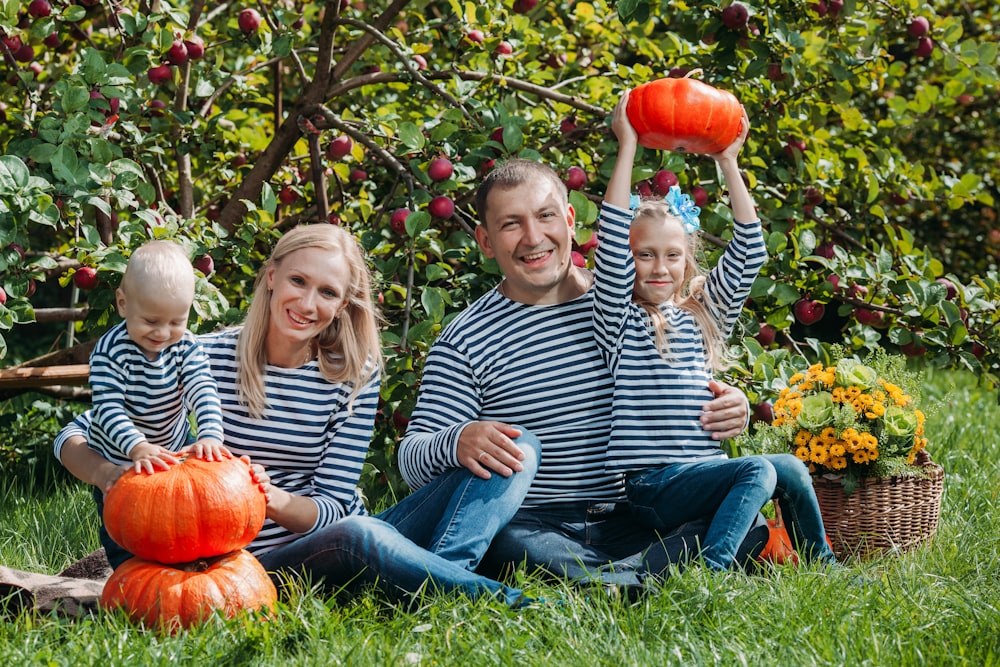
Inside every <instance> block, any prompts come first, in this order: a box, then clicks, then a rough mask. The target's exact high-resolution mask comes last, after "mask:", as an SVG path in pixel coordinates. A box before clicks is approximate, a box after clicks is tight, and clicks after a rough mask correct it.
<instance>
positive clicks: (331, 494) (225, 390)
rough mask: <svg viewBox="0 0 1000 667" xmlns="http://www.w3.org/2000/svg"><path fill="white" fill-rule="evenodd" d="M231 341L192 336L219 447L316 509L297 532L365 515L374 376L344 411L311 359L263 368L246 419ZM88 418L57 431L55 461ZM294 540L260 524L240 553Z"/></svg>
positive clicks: (346, 395) (232, 333) (232, 332)
mask: <svg viewBox="0 0 1000 667" xmlns="http://www.w3.org/2000/svg"><path fill="white" fill-rule="evenodd" d="M238 335H239V329H227V330H225V331H220V332H217V333H212V334H206V335H202V336H199V337H198V339H199V341H200V342H201V344H202V346H203V347H204V349H205V353H206V354H207V355H208V358H209V361H210V362H211V366H212V373H213V374H214V375H215V378H216V381H217V382H218V385H219V396H220V398H221V401H222V416H223V426H224V430H225V436H226V437H225V444H226V447H228V448H229V450H230V451H231V452H232V453H233V454H234V455H236V456H242V455H246V456H249V457H250V459H251V461H253V462H254V463H259V464H261V465H262V466H264V468H265V469H266V470H267V474H268V476H269V477H270V478H271V484H273V485H274V486H275V487H278V488H280V489H282V490H284V491H287V492H289V493H291V494H294V495H298V496H305V497H308V498H311V499H312V500H313V501H314V502H315V503H316V506H317V508H318V510H319V516H318V517H317V519H316V523H315V524H314V525H313V527H312V528H311V529H310V530H308V531H307V532H306V533H304V534H310V533H312V532H315V531H316V530H319V529H321V528H324V527H326V526H328V525H330V524H332V523H334V522H336V521H337V520H339V519H341V518H343V517H345V516H349V515H353V514H367V510H366V509H365V506H364V504H363V502H362V498H361V495H360V493H359V491H358V488H357V484H358V480H359V479H360V477H361V468H362V466H363V465H364V461H365V457H366V456H367V454H368V446H369V443H370V442H371V437H372V430H373V428H374V424H375V410H376V409H377V407H378V399H379V382H380V377H379V373H378V371H377V370H375V369H374V368H373V369H372V371H371V375H370V376H369V377H368V381H367V382H366V383H365V386H364V387H363V388H362V389H361V392H360V393H359V394H358V396H357V397H355V399H354V403H353V410H351V409H349V408H348V401H349V399H350V395H351V389H352V387H351V385H349V384H343V383H330V382H328V381H327V380H326V379H325V378H324V377H323V376H322V374H321V373H320V370H319V362H318V361H316V360H313V361H310V362H308V363H306V364H305V365H304V366H301V367H300V368H280V367H277V366H267V367H266V378H265V389H266V394H267V403H268V405H267V409H266V410H265V411H264V416H263V417H262V418H260V419H254V418H251V417H250V416H249V414H248V412H247V409H246V407H245V406H243V405H240V404H239V401H238V398H237V397H238V394H237V392H236V341H237V337H238ZM88 419H89V413H85V414H84V415H81V416H80V417H79V418H77V419H76V420H75V421H74V422H73V423H72V424H70V425H69V426H67V427H66V428H64V429H63V430H62V431H61V432H60V433H59V436H58V438H57V439H56V443H55V452H56V457H59V455H60V451H61V449H62V444H63V443H64V442H65V441H66V439H67V438H69V437H70V436H74V435H83V434H84V433H85V430H81V424H84V426H83V429H85V428H86V426H85V423H86V421H87V420H88ZM301 536H302V534H298V533H292V532H290V531H288V530H286V529H284V528H282V527H281V526H279V525H278V524H276V523H274V522H273V521H271V520H270V519H268V520H266V521H265V522H264V527H263V529H262V530H261V532H260V534H258V536H257V538H256V539H254V541H253V542H252V543H251V544H250V546H249V547H247V548H248V550H249V551H250V552H251V553H254V554H256V555H260V554H262V553H265V552H267V551H270V550H272V549H274V548H276V547H278V546H280V545H282V544H285V543H288V542H291V541H294V540H296V539H298V538H299V537H301Z"/></svg>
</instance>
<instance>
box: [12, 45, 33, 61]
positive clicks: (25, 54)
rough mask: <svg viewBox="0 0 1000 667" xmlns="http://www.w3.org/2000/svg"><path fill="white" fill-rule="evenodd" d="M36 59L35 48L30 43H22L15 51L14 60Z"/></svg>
mask: <svg viewBox="0 0 1000 667" xmlns="http://www.w3.org/2000/svg"><path fill="white" fill-rule="evenodd" d="M34 59H35V49H34V47H33V46H31V45H30V44H22V45H21V48H19V49H18V50H17V51H15V52H14V60H16V61H17V62H19V63H30V62H31V61H33V60H34Z"/></svg>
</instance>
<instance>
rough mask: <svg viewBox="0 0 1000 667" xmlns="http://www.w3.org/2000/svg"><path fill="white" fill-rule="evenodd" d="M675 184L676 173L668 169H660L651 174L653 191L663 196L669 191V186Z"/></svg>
mask: <svg viewBox="0 0 1000 667" xmlns="http://www.w3.org/2000/svg"><path fill="white" fill-rule="evenodd" d="M672 185H677V174H675V173H674V172H672V171H670V170H669V169H661V170H659V171H658V172H656V173H655V174H653V192H655V193H656V194H658V195H660V196H661V197H665V196H666V195H667V193H668V192H670V186H672Z"/></svg>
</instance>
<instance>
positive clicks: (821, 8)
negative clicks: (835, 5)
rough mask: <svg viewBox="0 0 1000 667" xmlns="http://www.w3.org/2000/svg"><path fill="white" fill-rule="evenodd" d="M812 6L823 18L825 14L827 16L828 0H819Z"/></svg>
mask: <svg viewBox="0 0 1000 667" xmlns="http://www.w3.org/2000/svg"><path fill="white" fill-rule="evenodd" d="M812 8H813V10H815V12H816V13H817V14H819V16H820V18H823V17H824V16H826V12H827V7H826V0H819V2H817V3H816V4H814V5H812Z"/></svg>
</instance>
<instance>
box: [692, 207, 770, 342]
mask: <svg viewBox="0 0 1000 667" xmlns="http://www.w3.org/2000/svg"><path fill="white" fill-rule="evenodd" d="M766 261H767V246H766V245H765V244H764V234H763V231H762V229H761V224H760V221H759V220H757V221H755V222H752V223H737V224H735V225H734V226H733V239H732V241H730V242H729V244H728V245H727V246H726V249H725V251H724V252H723V253H722V257H721V258H720V259H719V263H718V264H716V265H715V267H713V269H712V270H711V271H710V272H709V274H708V279H707V281H706V282H705V305H706V306H708V308H709V310H710V311H711V312H712V315H713V317H714V318H715V320H716V322H718V323H719V328H720V330H721V332H722V335H723V337H724V338H728V337H729V336H730V335H731V334H732V332H733V328H734V327H735V326H736V322H737V320H738V319H739V317H740V313H741V312H743V305H744V304H745V303H746V300H747V297H748V296H749V295H750V289H751V288H752V287H753V282H754V280H755V279H756V278H757V274H758V273H760V269H761V267H762V266H764V262H766Z"/></svg>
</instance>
